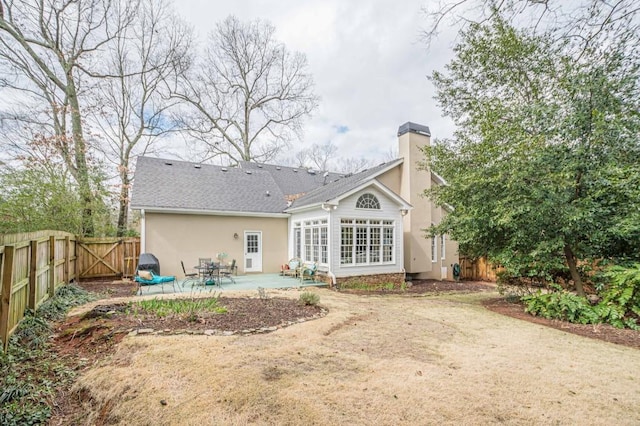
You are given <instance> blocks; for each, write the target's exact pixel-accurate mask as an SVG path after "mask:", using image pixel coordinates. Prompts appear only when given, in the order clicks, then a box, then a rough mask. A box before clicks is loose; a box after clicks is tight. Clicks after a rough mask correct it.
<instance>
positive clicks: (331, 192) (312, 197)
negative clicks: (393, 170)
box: [291, 158, 403, 208]
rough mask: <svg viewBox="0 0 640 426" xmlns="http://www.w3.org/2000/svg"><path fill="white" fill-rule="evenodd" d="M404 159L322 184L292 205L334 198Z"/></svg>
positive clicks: (317, 202)
mask: <svg viewBox="0 0 640 426" xmlns="http://www.w3.org/2000/svg"><path fill="white" fill-rule="evenodd" d="M402 161H403V160H402V159H401V158H399V159H397V160H393V161H389V162H386V163H382V164H379V165H377V166H375V167H372V168H370V169H367V170H364V171H362V172H360V173H356V174H354V175H351V176H347V177H344V178H342V179H338V180H337V181H334V182H332V183H331V184H329V185H325V186H321V187H319V188H317V189H315V190H313V191H311V192H309V193H307V194H305V195H303V196H302V197H300V198H298V199H297V200H295V201H294V202H293V204H292V205H291V208H297V207H304V206H308V205H313V204H319V203H323V202H326V201H329V200H332V199H334V198H336V197H339V196H340V195H342V194H344V193H346V192H349V191H351V190H352V189H354V188H356V187H358V186H360V185H361V184H362V183H364V182H366V181H367V180H370V179H373V178H374V177H375V176H377V175H378V174H379V173H380V172H382V171H383V170H385V169H387V168H390V167H394V166H396V165H398V164H401V163H402Z"/></svg>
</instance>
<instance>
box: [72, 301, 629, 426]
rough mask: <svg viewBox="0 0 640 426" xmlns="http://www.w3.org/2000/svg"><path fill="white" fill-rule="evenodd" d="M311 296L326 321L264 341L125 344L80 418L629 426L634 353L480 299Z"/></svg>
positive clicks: (86, 384)
mask: <svg viewBox="0 0 640 426" xmlns="http://www.w3.org/2000/svg"><path fill="white" fill-rule="evenodd" d="M317 292H318V293H319V294H320V296H321V303H322V304H323V305H325V306H327V307H328V308H329V310H330V312H329V314H328V315H327V316H326V317H324V318H322V319H319V320H315V321H310V322H306V323H303V324H299V325H296V326H293V327H289V328H286V329H282V330H278V331H277V332H274V333H271V334H268V335H253V336H248V337H235V336H233V337H220V336H218V337H215V336H211V337H207V336H138V337H135V338H128V339H125V341H124V342H123V343H122V344H121V346H120V348H119V350H118V352H117V353H116V354H115V355H114V356H113V357H111V358H110V359H108V360H107V361H106V362H105V363H104V364H103V365H102V366H99V367H96V368H93V369H92V370H90V371H88V372H87V373H86V374H85V375H84V376H83V377H82V378H81V379H80V381H79V383H78V384H77V386H76V391H77V392H79V393H81V394H85V393H88V394H89V395H91V397H92V402H91V403H90V404H88V405H91V407H92V408H91V409H92V410H93V411H92V412H91V415H90V416H89V417H85V418H84V419H83V421H84V422H86V424H96V423H102V422H104V423H107V424H123V425H124V424H127V425H150V424H153V425H198V426H202V425H219V424H225V425H244V424H278V425H301V424H304V425H314V424H317V425H334V424H350V425H403V424H404V425H416V424H420V425H425V424H456V425H458V424H495V423H506V424H516V425H520V424H523V425H534V424H535V425H537V424H582V425H588V424H617V425H625V424H638V423H640V381H639V380H638V373H637V368H638V365H640V351H637V350H634V349H630V348H627V347H622V346H616V345H613V344H609V343H604V342H601V341H596V340H590V339H586V338H583V337H579V336H576V335H572V334H567V333H564V332H561V331H558V330H554V329H550V328H546V327H543V326H540V325H536V324H531V323H528V322H524V321H518V320H516V319H512V318H509V317H503V316H500V315H498V314H495V313H492V312H489V311H487V310H485V309H484V308H482V307H481V306H480V305H479V300H480V298H482V297H488V296H491V294H489V295H487V294H485V295H480V294H476V295H465V296H440V297H412V298H405V297H394V296H390V297H362V296H355V295H343V294H338V293H333V292H330V291H327V290H318V291H317ZM274 293H275V292H274ZM278 295H279V296H284V295H289V296H290V297H297V296H298V293H297V292H293V291H289V292H285V291H281V292H278ZM161 400H162V401H164V403H165V404H166V405H165V404H162V403H161Z"/></svg>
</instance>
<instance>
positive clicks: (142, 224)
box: [140, 209, 147, 253]
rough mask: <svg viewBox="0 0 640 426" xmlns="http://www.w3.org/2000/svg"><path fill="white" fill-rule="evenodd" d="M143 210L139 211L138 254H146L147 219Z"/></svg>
mask: <svg viewBox="0 0 640 426" xmlns="http://www.w3.org/2000/svg"><path fill="white" fill-rule="evenodd" d="M144 213H145V211H144V209H142V210H140V253H146V252H147V219H146V218H145V216H144Z"/></svg>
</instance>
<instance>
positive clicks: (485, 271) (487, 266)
mask: <svg viewBox="0 0 640 426" xmlns="http://www.w3.org/2000/svg"><path fill="white" fill-rule="evenodd" d="M501 270H502V268H501V267H498V266H494V265H492V264H491V263H490V262H488V261H487V259H486V258H485V257H480V258H477V259H469V258H466V257H461V258H460V278H462V279H463V280H473V281H496V279H497V273H498V272H500V271H501Z"/></svg>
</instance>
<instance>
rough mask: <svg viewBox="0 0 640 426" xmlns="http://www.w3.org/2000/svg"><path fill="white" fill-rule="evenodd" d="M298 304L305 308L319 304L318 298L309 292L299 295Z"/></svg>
mask: <svg viewBox="0 0 640 426" xmlns="http://www.w3.org/2000/svg"><path fill="white" fill-rule="evenodd" d="M300 303H302V304H303V305H307V306H316V305H317V304H318V303H320V296H318V295H317V294H315V293H311V292H309V291H305V292H303V293H302V294H301V295H300Z"/></svg>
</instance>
